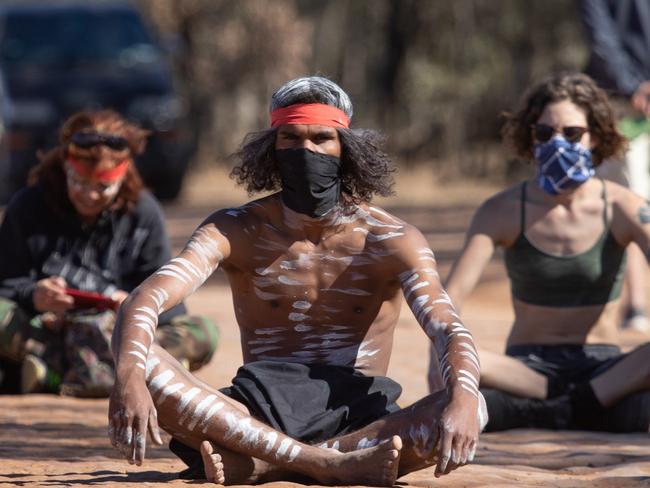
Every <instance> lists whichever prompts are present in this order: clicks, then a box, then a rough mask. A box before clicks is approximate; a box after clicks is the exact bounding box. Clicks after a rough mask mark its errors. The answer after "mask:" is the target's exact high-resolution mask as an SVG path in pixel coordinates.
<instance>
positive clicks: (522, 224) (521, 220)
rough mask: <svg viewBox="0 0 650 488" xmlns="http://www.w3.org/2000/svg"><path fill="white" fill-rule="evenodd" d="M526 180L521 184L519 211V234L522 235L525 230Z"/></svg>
mask: <svg viewBox="0 0 650 488" xmlns="http://www.w3.org/2000/svg"><path fill="white" fill-rule="evenodd" d="M527 184H528V182H527V181H523V182H522V184H521V210H520V212H519V215H520V218H519V234H521V235H523V234H524V231H525V230H526V185H527Z"/></svg>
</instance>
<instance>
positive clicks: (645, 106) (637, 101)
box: [630, 81, 650, 117]
mask: <svg viewBox="0 0 650 488" xmlns="http://www.w3.org/2000/svg"><path fill="white" fill-rule="evenodd" d="M630 103H631V104H632V108H633V109H634V110H636V111H637V112H640V113H642V114H643V115H645V116H646V117H650V81H644V82H643V83H641V84H640V85H639V87H638V88H637V89H636V91H635V92H634V95H632V98H631V99H630Z"/></svg>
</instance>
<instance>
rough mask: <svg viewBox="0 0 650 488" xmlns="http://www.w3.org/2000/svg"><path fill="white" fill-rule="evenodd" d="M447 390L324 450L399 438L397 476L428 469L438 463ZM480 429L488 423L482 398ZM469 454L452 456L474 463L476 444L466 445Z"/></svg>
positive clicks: (345, 436) (362, 446) (349, 449)
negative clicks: (440, 431)
mask: <svg viewBox="0 0 650 488" xmlns="http://www.w3.org/2000/svg"><path fill="white" fill-rule="evenodd" d="M447 401H448V396H447V392H446V391H445V390H441V391H438V392H436V393H433V394H431V395H428V396H426V397H424V398H422V399H421V400H419V401H417V402H415V403H414V404H413V405H411V406H409V407H407V408H404V409H402V410H400V411H399V412H395V413H393V414H390V415H387V416H386V417H382V418H381V419H379V420H376V421H375V422H373V423H372V424H370V425H368V426H366V427H364V428H363V429H360V430H358V431H356V432H353V433H351V434H347V435H344V436H341V437H337V438H335V439H332V440H330V441H328V442H326V443H324V444H322V446H321V447H329V448H334V449H338V450H340V451H342V452H348V451H354V450H357V449H363V448H367V447H369V446H374V445H377V444H381V443H384V442H386V441H388V440H389V439H390V438H391V437H392V436H393V435H398V436H399V437H400V438H401V439H402V442H403V447H402V453H401V457H400V463H399V470H398V475H399V476H402V475H405V474H407V473H410V472H411V471H416V470H419V469H423V468H427V467H429V466H432V465H434V464H436V463H437V461H438V460H437V459H436V445H437V443H438V437H439V435H438V420H439V419H440V417H441V414H442V411H443V410H444V408H445V407H446V406H447ZM477 416H478V419H479V425H480V428H481V430H483V428H484V427H485V424H486V423H487V408H486V405H485V401H484V400H483V397H482V395H481V396H479V411H478V412H477ZM466 447H467V452H465V453H453V454H452V455H453V457H454V458H456V459H454V461H461V462H462V463H463V464H464V463H465V462H467V461H471V460H472V459H473V458H474V454H475V452H476V447H477V446H475V445H473V446H466Z"/></svg>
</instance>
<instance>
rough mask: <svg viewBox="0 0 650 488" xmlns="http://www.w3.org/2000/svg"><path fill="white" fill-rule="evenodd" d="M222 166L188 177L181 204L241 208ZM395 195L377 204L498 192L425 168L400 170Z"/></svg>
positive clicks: (472, 199)
mask: <svg viewBox="0 0 650 488" xmlns="http://www.w3.org/2000/svg"><path fill="white" fill-rule="evenodd" d="M228 173H229V170H228V169H227V168H225V167H224V166H212V167H204V168H201V169H198V170H194V171H191V172H190V173H189V174H188V175H187V179H186V182H185V188H184V189H183V194H182V196H181V199H180V202H179V203H181V204H186V205H208V206H213V207H217V208H219V207H231V206H236V205H241V204H243V203H245V202H247V201H248V200H250V199H251V198H252V197H249V196H248V195H247V194H246V191H245V190H244V189H243V188H241V187H239V186H237V185H236V184H235V182H234V181H233V180H232V179H230V178H229V177H228ZM395 181H396V185H395V191H396V195H395V196H392V197H388V198H382V197H380V198H377V199H376V200H375V202H376V203H377V204H378V205H413V206H431V207H444V206H448V205H459V204H467V205H478V204H479V203H480V202H481V201H483V200H485V199H486V198H487V197H489V196H490V195H492V194H494V193H496V192H497V191H499V190H500V189H501V187H500V186H498V185H496V184H494V183H483V182H480V181H476V180H473V181H467V180H460V179H459V180H455V181H444V182H440V181H438V180H437V179H436V177H435V176H434V174H433V172H432V171H430V170H428V169H427V168H425V167H419V168H417V169H415V170H401V171H399V172H398V173H397V176H396V178H395Z"/></svg>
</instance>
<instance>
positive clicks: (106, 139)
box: [70, 132, 129, 151]
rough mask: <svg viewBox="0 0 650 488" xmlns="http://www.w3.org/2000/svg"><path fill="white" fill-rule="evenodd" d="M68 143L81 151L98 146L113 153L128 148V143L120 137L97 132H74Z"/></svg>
mask: <svg viewBox="0 0 650 488" xmlns="http://www.w3.org/2000/svg"><path fill="white" fill-rule="evenodd" d="M70 142H71V143H72V144H74V145H75V146H77V147H80V148H82V149H88V148H90V147H93V146H99V145H100V144H101V145H103V146H106V147H108V148H110V149H113V150H115V151H122V150H124V149H126V148H127V147H129V141H127V140H126V138H124V137H122V136H114V135H111V134H100V133H99V132H75V133H74V134H72V137H71V138H70Z"/></svg>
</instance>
